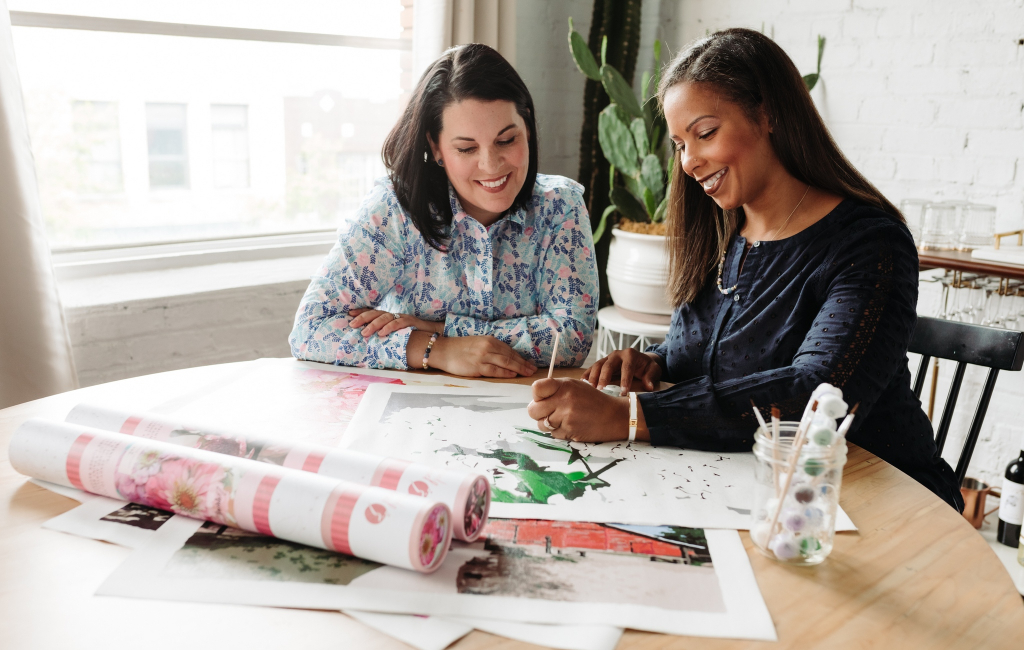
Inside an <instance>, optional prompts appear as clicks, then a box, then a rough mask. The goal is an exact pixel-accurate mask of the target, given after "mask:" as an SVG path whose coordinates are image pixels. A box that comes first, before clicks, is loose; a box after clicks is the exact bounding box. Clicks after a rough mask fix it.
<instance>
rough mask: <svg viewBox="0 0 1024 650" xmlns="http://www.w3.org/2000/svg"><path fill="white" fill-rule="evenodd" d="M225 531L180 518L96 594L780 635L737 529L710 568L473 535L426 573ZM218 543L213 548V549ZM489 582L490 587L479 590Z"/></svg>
mask: <svg viewBox="0 0 1024 650" xmlns="http://www.w3.org/2000/svg"><path fill="white" fill-rule="evenodd" d="M557 523H561V522H557ZM509 525H522V524H521V523H520V522H514V523H512V524H509ZM562 525H564V526H571V524H562ZM590 526H596V525H593V524H591V525H590ZM219 534H220V531H215V530H210V529H209V528H207V529H206V530H199V523H198V522H194V521H192V520H188V519H184V518H174V519H172V520H171V521H168V522H167V523H166V524H164V525H163V526H162V527H161V528H160V529H159V530H158V531H157V533H156V534H155V535H154V536H153V540H152V541H151V542H150V543H149V544H147V545H146V546H145V547H143V548H141V549H139V550H137V551H136V552H135V553H133V554H132V556H130V557H129V558H128V560H126V561H125V563H124V564H123V565H122V566H121V567H120V568H118V570H117V571H115V572H114V574H112V575H111V576H110V577H109V578H108V579H107V580H106V581H105V582H104V584H103V585H102V586H101V587H100V589H99V590H98V592H97V593H98V594H102V595H113V596H126V597H139V598H158V599H167V600H184V601H200V602H217V603H235V604H249V605H266V606H278V607H297V608H312V609H349V608H359V609H362V610H368V611H380V612H391V613H423V614H429V615H437V616H449V617H451V616H471V617H477V618H490V619H500V620H506V621H521V622H531V623H550V624H561V623H563V622H564V621H567V620H571V621H573V622H574V624H577V625H614V626H616V627H630V628H634V629H640V630H649V631H653V632H664V633H668V634H684V635H696V636H711V637H727V638H744V639H760V640H775V630H774V626H773V625H772V622H771V618H770V616H769V614H768V610H767V608H766V607H765V605H764V601H763V599H762V598H761V594H760V592H759V591H758V588H757V583H756V581H755V580H754V576H753V571H752V570H751V568H750V562H749V559H748V558H747V555H746V552H745V551H744V549H743V545H742V543H741V542H740V539H739V534H738V533H737V532H736V531H712V530H708V531H706V533H705V534H706V540H707V542H706V543H707V547H708V548H709V550H710V556H711V558H712V560H713V562H714V566H713V567H708V566H701V565H700V564H699V563H698V564H688V563H686V562H684V561H682V560H671V559H666V558H665V557H664V556H662V557H657V556H656V557H653V558H652V557H651V556H649V555H644V554H643V553H641V552H638V551H636V550H627V551H626V552H616V551H593V550H589V549H576V548H554V547H552V546H551V544H550V542H549V547H548V548H547V549H545V547H544V546H532V547H530V548H528V549H527V548H524V546H525V545H522V544H511V545H504V544H497V545H495V546H492V547H490V548H485V546H484V543H483V542H478V543H476V544H473V545H466V544H459V543H457V544H455V545H454V548H453V549H452V551H451V553H450V554H449V557H448V559H447V560H446V561H445V564H444V565H443V566H442V567H441V569H440V570H439V571H437V572H436V573H434V574H431V575H429V576H423V575H419V574H415V573H414V572H411V571H404V570H401V569H394V568H392V567H386V566H385V567H379V566H374V567H368V566H367V567H362V568H359V567H356V568H355V569H353V568H352V567H351V566H350V565H349V566H347V567H345V568H344V569H343V570H342V571H341V572H340V573H338V572H334V573H332V572H331V569H330V568H329V567H328V568H326V569H324V570H323V571H322V572H321V574H320V575H315V574H317V571H316V570H313V571H306V572H303V573H302V574H301V575H299V576H298V577H296V576H295V575H290V574H289V573H288V572H289V567H290V566H292V567H294V566H296V565H299V564H301V565H305V566H310V567H314V569H315V568H316V567H317V566H318V564H317V563H322V562H323V558H319V557H317V556H316V555H315V553H319V551H316V549H307V547H299V548H289V547H287V544H286V543H283V542H280V541H279V540H271V539H269V538H267V541H266V543H265V544H263V545H262V546H260V547H259V548H253V547H251V546H246V547H245V548H242V546H232V541H231V540H230V539H228V538H224V539H222V540H220V541H221V542H223V543H220V544H211V543H209V541H208V540H207V539H206V537H205V536H209V535H219ZM246 543H251V538H250V539H249V540H247V542H246ZM510 546H514V547H515V548H509V547H510ZM211 548H216V551H215V552H214V553H211V552H209V549H211ZM310 551H312V552H313V554H312V555H311V554H310ZM271 558H284V559H282V560H281V561H279V562H277V561H276V560H273V559H271ZM275 562H277V563H276V564H275ZM503 563H505V564H507V566H503ZM321 566H322V564H321ZM467 585H468V586H469V589H466V586H467ZM492 588H493V590H492V593H493V594H494V595H481V594H482V593H484V592H486V591H487V590H488V589H492ZM474 589H475V590H476V593H470V591H473V590H474ZM460 590H461V591H462V593H460ZM498 594H500V595H498ZM553 598H565V599H566V600H557V599H553Z"/></svg>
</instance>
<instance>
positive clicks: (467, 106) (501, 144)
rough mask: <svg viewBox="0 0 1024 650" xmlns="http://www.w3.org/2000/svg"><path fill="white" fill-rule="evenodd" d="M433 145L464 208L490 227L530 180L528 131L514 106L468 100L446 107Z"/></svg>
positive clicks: (434, 152) (504, 103) (499, 102)
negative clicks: (527, 176) (528, 173)
mask: <svg viewBox="0 0 1024 650" xmlns="http://www.w3.org/2000/svg"><path fill="white" fill-rule="evenodd" d="M430 146H431V149H432V150H433V154H434V160H438V159H440V160H443V161H444V170H445V173H446V174H447V175H448V180H449V181H451V184H452V187H454V188H455V192H456V194H458V196H459V202H460V203H462V207H463V209H465V210H466V212H467V213H469V215H470V216H471V217H473V218H474V219H476V220H477V221H479V222H481V223H483V224H484V225H485V226H486V225H490V224H492V223H494V222H495V221H497V219H498V218H500V217H501V215H502V214H503V213H504V212H505V211H506V210H508V209H509V208H510V207H511V206H512V203H513V202H515V199H516V196H517V195H518V194H519V190H521V189H522V188H523V183H524V182H525V181H526V173H527V171H528V169H529V165H530V145H529V132H528V130H527V128H526V123H525V122H524V121H523V118H522V117H520V116H519V113H517V112H516V107H515V104H513V103H512V102H509V101H502V100H498V101H490V102H484V101H480V100H477V99H466V100H463V101H461V102H457V103H454V104H450V105H448V106H446V107H445V109H444V112H443V113H442V117H441V132H440V133H439V134H438V138H437V142H433V141H431V143H430Z"/></svg>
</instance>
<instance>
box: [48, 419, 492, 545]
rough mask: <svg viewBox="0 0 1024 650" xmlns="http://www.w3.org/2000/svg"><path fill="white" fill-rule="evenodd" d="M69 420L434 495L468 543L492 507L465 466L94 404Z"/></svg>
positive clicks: (485, 488)
mask: <svg viewBox="0 0 1024 650" xmlns="http://www.w3.org/2000/svg"><path fill="white" fill-rule="evenodd" d="M67 421H68V422H70V423H74V424H80V425H85V426H88V427H95V428H97V429H103V430H105V431H116V432H118V433H124V434H128V435H132V436H139V437H143V438H149V439H152V440H159V441H161V442H168V443H171V444H175V445H182V446H186V447H192V448H195V449H205V450H207V451H215V452H217V453H220V454H227V455H229V456H237V457H240V458H248V459H251V460H256V461H260V462H264V463H271V464H274V465H281V466H283V467H288V468H291V469H297V470H302V471H306V472H313V473H315V474H319V475H321V476H327V477H330V478H335V479H340V480H343V481H349V482H352V483H358V484H359V485H369V486H373V487H380V488H384V489H385V490H395V491H397V492H401V493H403V494H412V495H414V496H419V497H425V498H428V499H435V500H437V501H441V502H443V503H445V504H446V505H447V506H448V507H449V508H450V509H451V511H452V516H453V534H454V536H455V538H456V539H459V540H462V541H464V542H472V541H475V540H476V539H477V538H478V537H480V533H481V532H483V529H484V525H485V524H486V523H487V513H488V511H489V510H490V507H491V490H490V483H489V482H488V481H487V479H486V478H485V477H484V476H483V475H482V474H476V473H473V472H467V471H465V470H461V471H460V470H454V469H438V468H434V467H430V466H429V465H424V464H421V463H410V462H407V461H404V460H399V459H397V458H385V457H382V456H374V455H371V454H364V453H362V452H358V451H349V450H345V449H334V448H331V447H324V446H321V445H311V444H306V443H297V442H292V441H289V440H283V439H280V438H267V437H262V436H251V435H247V434H241V433H237V432H230V431H224V430H220V429H213V428H210V427H204V426H197V425H195V424H193V423H184V422H181V421H178V420H176V419H175V418H173V417H168V416H161V415H154V414H152V413H141V412H129V411H122V410H117V409H110V408H106V407H103V406H96V405H92V404H79V405H78V406H76V407H75V408H74V409H72V410H71V413H69V414H68V416H67Z"/></svg>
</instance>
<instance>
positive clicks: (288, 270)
mask: <svg viewBox="0 0 1024 650" xmlns="http://www.w3.org/2000/svg"><path fill="white" fill-rule="evenodd" d="M325 254H326V251H325V252H324V253H320V254H316V255H305V256H301V257H282V258H278V259H260V260H251V261H235V262H223V263H219V264H207V265H201V266H185V267H181V268H163V269H158V270H143V271H135V272H129V273H113V274H108V275H92V276H87V277H79V278H73V279H69V278H64V279H61V278H59V277H58V286H59V287H60V294H61V301H62V302H63V305H64V308H65V309H78V308H83V307H95V306H98V305H114V304H121V303H126V302H134V301H140V300H152V299H158V298H167V297H173V296H187V295H194V294H200V293H209V292H213V291H224V290H230V289H240V288H246V287H258V286H268V285H277V284H284V283H291V282H294V283H303V284H304V283H308V282H309V277H310V276H311V275H312V274H313V273H314V272H316V270H317V268H318V267H319V266H320V264H321V263H322V262H323V259H324V255H325Z"/></svg>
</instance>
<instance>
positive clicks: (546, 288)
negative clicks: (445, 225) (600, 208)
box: [289, 174, 598, 369]
mask: <svg viewBox="0 0 1024 650" xmlns="http://www.w3.org/2000/svg"><path fill="white" fill-rule="evenodd" d="M449 197H450V200H451V206H452V212H453V213H454V215H455V216H454V219H453V220H452V229H451V233H452V236H451V239H450V241H449V242H448V246H447V248H446V250H444V251H438V250H435V249H434V248H431V247H430V246H429V245H428V244H427V243H426V241H424V239H423V237H422V235H420V232H419V230H418V229H417V228H416V226H415V224H413V222H412V220H411V219H410V218H409V215H408V214H407V213H406V212H405V210H404V209H403V208H402V206H401V205H400V204H399V202H398V197H397V196H396V195H395V191H394V189H393V187H392V185H391V182H390V181H388V180H386V179H381V180H380V181H378V182H377V184H376V185H375V186H374V189H373V191H372V192H371V193H370V195H369V196H368V197H367V198H366V200H364V201H363V204H362V205H361V206H360V208H359V214H358V216H357V218H356V219H355V220H354V221H353V222H352V223H351V225H348V226H346V227H344V228H342V229H341V230H340V231H339V233H338V234H339V237H338V242H337V243H336V244H335V245H334V248H333V249H332V250H331V252H330V253H329V254H328V255H327V259H326V260H324V263H323V265H322V266H321V267H320V269H319V270H318V271H317V272H316V274H315V275H314V276H313V278H312V282H311V283H310V285H309V288H308V289H307V290H306V295H305V296H303V298H302V304H301V305H300V306H299V311H298V313H297V314H296V316H295V326H294V328H293V329H292V333H291V336H290V337H289V342H290V343H291V348H292V354H293V355H294V356H295V357H298V358H300V359H307V360H310V361H321V362H325V363H335V364H338V365H345V366H360V367H369V368H397V369H406V368H408V367H409V363H408V362H407V360H406V358H405V347H406V345H407V344H408V342H409V335H410V333H411V331H412V329H411V328H406V329H403V330H399V331H397V332H394V333H392V334H391V335H389V336H386V337H383V338H381V337H378V336H377V335H376V334H374V335H373V336H371V337H370V338H368V339H364V338H363V336H362V334H361V333H360V332H359V331H358V330H356V329H353V328H352V327H349V315H348V314H349V310H351V309H358V308H361V307H372V308H375V309H382V310H385V311H390V312H401V313H405V314H413V315H415V316H416V317H418V318H421V319H424V320H431V321H444V324H445V325H444V335H445V336H479V335H488V334H489V335H491V336H494V337H495V338H497V339H499V340H501V341H504V342H505V343H508V344H509V345H511V346H512V347H513V348H514V349H515V350H516V351H517V352H518V353H519V354H521V355H522V356H523V357H524V358H526V359H529V360H531V361H533V362H534V363H536V364H539V365H546V364H547V363H549V361H550V359H551V355H552V346H553V343H554V333H553V331H552V328H557V329H558V330H560V331H561V332H562V336H561V342H560V343H559V349H558V350H557V351H556V352H555V358H556V364H557V365H559V366H580V365H582V364H583V361H584V360H585V359H586V357H587V354H588V353H589V352H590V345H591V342H592V340H593V335H594V325H595V323H596V321H597V300H598V280H597V264H596V261H595V258H594V239H593V235H592V234H591V231H590V218H589V216H588V214H587V209H586V207H585V206H584V204H583V188H582V186H580V185H579V184H578V183H576V182H575V181H572V180H569V179H567V178H563V177H561V176H548V175H544V174H538V175H537V182H536V184H535V185H534V190H533V200H532V203H531V205H530V206H529V207H527V208H525V209H520V210H516V211H514V212H512V213H510V214H508V215H507V216H506V217H504V218H502V219H500V220H498V221H497V222H496V223H494V224H492V225H491V226H490V227H488V228H485V227H484V226H483V225H481V224H480V222H478V221H477V220H475V219H473V218H472V217H470V216H469V215H468V214H466V212H465V211H464V210H463V209H462V206H461V205H460V204H459V200H458V198H457V197H456V195H455V192H454V190H452V189H451V185H449ZM416 361H418V360H416Z"/></svg>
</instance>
